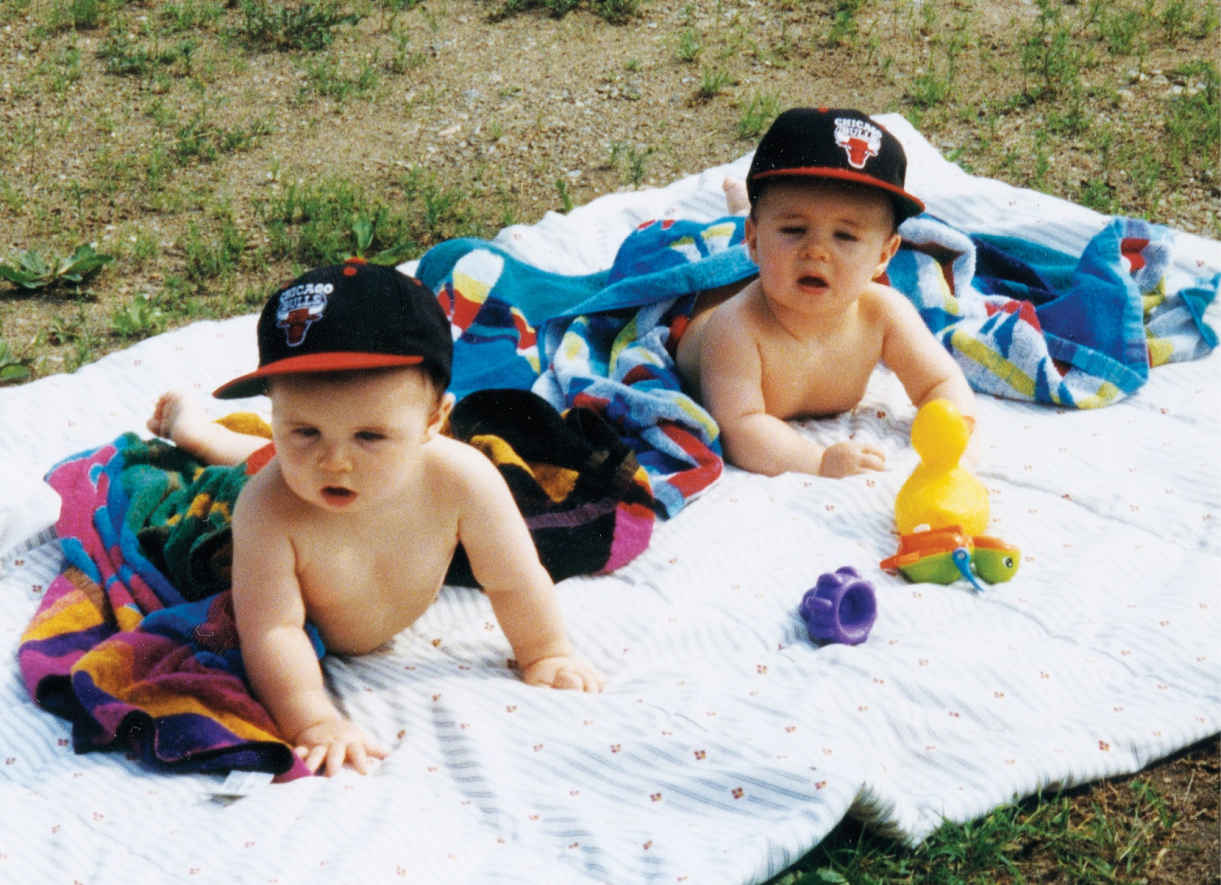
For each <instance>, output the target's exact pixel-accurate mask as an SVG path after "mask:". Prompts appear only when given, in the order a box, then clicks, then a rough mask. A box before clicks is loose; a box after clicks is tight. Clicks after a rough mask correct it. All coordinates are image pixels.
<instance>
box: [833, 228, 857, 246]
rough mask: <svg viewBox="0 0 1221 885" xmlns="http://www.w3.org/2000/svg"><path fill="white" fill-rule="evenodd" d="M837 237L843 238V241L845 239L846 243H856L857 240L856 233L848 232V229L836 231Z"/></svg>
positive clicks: (838, 238)
mask: <svg viewBox="0 0 1221 885" xmlns="http://www.w3.org/2000/svg"><path fill="white" fill-rule="evenodd" d="M835 239H837V240H842V241H843V242H845V243H855V242H856V234H850V233H848V232H847V231H845V230H841V231H836V233H835Z"/></svg>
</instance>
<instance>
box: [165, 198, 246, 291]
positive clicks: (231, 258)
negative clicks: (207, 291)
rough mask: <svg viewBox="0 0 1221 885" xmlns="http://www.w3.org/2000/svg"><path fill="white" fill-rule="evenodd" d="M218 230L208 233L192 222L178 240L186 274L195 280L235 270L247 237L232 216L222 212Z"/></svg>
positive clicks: (201, 280)
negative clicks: (214, 232) (215, 233)
mask: <svg viewBox="0 0 1221 885" xmlns="http://www.w3.org/2000/svg"><path fill="white" fill-rule="evenodd" d="M222 216H223V217H222V218H221V219H220V231H219V233H218V234H217V235H216V236H210V235H208V234H207V233H204V232H203V231H201V230H200V228H199V226H198V225H197V224H195V223H192V224H191V225H190V227H189V228H188V229H187V233H186V235H185V236H184V237H183V238H182V240H181V241H180V242H179V243H178V246H179V248H181V249H182V252H183V256H184V259H185V263H186V274H187V277H188V278H189V279H191V280H193V281H195V282H197V283H202V282H204V281H206V280H211V279H215V278H217V277H225V276H228V275H230V274H232V273H233V272H234V271H236V270H237V268H238V266H239V265H240V263H241V258H242V254H243V253H244V252H245V251H246V247H247V244H248V240H247V237H246V235H245V234H244V233H243V232H242V231H241V230H239V229H238V227H237V224H236V223H235V222H234V220H233V217H232V216H231V215H230V214H228V213H222Z"/></svg>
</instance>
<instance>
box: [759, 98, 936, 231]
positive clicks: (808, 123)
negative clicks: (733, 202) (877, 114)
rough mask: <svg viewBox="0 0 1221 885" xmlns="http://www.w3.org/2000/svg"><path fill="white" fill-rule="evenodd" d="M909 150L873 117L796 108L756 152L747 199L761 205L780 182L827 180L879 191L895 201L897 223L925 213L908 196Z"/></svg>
mask: <svg viewBox="0 0 1221 885" xmlns="http://www.w3.org/2000/svg"><path fill="white" fill-rule="evenodd" d="M906 176H907V155H906V154H905V153H904V152H903V145H901V144H900V143H899V139H897V138H895V137H894V136H893V135H891V134H890V132H888V131H887V130H886V127H884V126H882V124H880V123H878V122H876V121H875V120H873V119H872V118H871V117H869V116H868V115H867V114H863V113H861V112H860V111H855V110H851V109H849V108H790V109H789V110H787V111H785V112H784V113H782V114H781V115H780V116H779V117H777V118H776V120H775V122H774V123H772V125H771V128H770V129H768V130H767V132H766V133H765V134H764V136H763V139H762V140H761V141H760V142H759V147H758V148H757V149H756V150H755V156H754V158H753V159H752V160H751V163H750V171H749V172H748V173H747V175H746V194H747V196H748V197H749V198H750V204H751V205H752V206H753V205H755V201H756V200H758V199H759V194H760V193H762V190H763V184H764V183H765V182H767V181H770V180H771V179H774V178H805V177H808V178H824V179H837V180H840V181H849V182H854V183H856V184H862V185H865V186H867V187H873V188H877V189H879V190H881V191H884V192H885V193H886V194H887V195H889V196H890V199H891V202H892V203H894V207H895V223H896V224H898V223H899V222H901V221H903V220H904V219H906V218H909V217H911V216H912V215H919V214H920V213H921V212H923V211H924V203H922V202H921V201H920V200H919V199H917V198H916V197H914V196H912V195H911V194H909V193H908V192H907V191H906V190H904V181H905V179H906Z"/></svg>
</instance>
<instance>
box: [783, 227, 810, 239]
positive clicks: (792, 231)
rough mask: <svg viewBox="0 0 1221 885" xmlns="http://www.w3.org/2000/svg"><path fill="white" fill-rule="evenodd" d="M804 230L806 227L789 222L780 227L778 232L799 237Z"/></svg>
mask: <svg viewBox="0 0 1221 885" xmlns="http://www.w3.org/2000/svg"><path fill="white" fill-rule="evenodd" d="M805 232H806V229H805V228H804V227H800V226H798V225H795V224H790V225H787V226H785V227H782V228H780V233H782V234H784V235H785V236H786V237H800V236H801V235H802V234H804V233H805Z"/></svg>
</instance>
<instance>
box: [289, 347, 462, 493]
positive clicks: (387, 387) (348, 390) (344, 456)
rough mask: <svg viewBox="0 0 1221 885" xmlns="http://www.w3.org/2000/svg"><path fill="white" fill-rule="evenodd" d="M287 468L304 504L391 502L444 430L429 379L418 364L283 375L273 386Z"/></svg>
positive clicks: (444, 407) (441, 410)
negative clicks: (324, 375) (344, 373)
mask: <svg viewBox="0 0 1221 885" xmlns="http://www.w3.org/2000/svg"><path fill="white" fill-rule="evenodd" d="M269 394H270V397H271V428H272V437H273V439H274V440H275V443H276V455H277V460H278V461H279V465H280V471H281V474H282V475H283V477H284V481H285V483H286V484H287V485H288V487H289V489H290V490H291V491H292V492H293V493H294V494H295V495H297V497H299V498H301V499H302V500H303V501H305V502H307V503H309V504H313V505H314V506H316V507H320V508H322V509H324V510H327V511H332V512H341V511H342V512H355V511H358V510H360V511H367V510H369V509H370V508H374V507H376V506H377V505H379V504H382V503H391V502H394V501H396V500H397V496H398V495H399V493H400V492H401V491H402V489H403V488H404V486H405V484H406V483H407V482H408V481H409V480H410V479H411V478H412V477H413V476H415V471H417V470H418V469H419V465H420V463H421V459H422V450H423V446H424V444H425V443H427V442H428V441H429V440H431V439H432V438H433V437H434V436H435V435H436V434H437V432H438V431H439V430H440V428H441V425H442V423H443V422H444V419H445V416H446V414H447V413H448V406H449V399H448V398H447V399H446V400H445V401H444V402H443V404H441V405H438V403H437V396H436V393H435V392H434V390H433V387H432V385H431V383H430V382H429V381H428V380H427V376H426V375H425V374H424V373H423V372H420V371H415V370H411V369H399V370H389V371H382V372H375V373H367V374H361V375H356V376H352V377H346V378H340V379H335V378H329V379H325V380H322V379H318V378H316V377H315V378H311V377H310V376H309V375H293V376H287V377H285V378H279V379H276V380H275V382H274V383H273V384H272V386H271V390H270V391H269Z"/></svg>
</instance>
